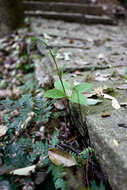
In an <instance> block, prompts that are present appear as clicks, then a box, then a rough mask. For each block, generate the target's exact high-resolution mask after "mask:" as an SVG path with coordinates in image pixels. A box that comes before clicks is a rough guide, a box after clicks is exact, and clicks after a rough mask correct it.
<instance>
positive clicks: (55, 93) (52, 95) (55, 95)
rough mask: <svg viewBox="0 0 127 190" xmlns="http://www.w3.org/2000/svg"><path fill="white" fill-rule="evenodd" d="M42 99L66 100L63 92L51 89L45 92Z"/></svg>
mask: <svg viewBox="0 0 127 190" xmlns="http://www.w3.org/2000/svg"><path fill="white" fill-rule="evenodd" d="M44 97H46V98H54V99H57V98H66V95H65V94H64V92H62V91H60V90H58V89H52V90H48V91H46V93H45V95H44Z"/></svg>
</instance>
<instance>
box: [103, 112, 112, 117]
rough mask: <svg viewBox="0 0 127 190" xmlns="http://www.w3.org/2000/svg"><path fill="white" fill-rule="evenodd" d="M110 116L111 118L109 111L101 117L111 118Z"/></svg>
mask: <svg viewBox="0 0 127 190" xmlns="http://www.w3.org/2000/svg"><path fill="white" fill-rule="evenodd" d="M110 116H111V113H110V112H108V111H106V112H104V113H102V114H101V117H110Z"/></svg>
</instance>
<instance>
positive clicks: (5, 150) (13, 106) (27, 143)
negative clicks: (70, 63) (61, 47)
mask: <svg viewBox="0 0 127 190" xmlns="http://www.w3.org/2000/svg"><path fill="white" fill-rule="evenodd" d="M49 51H50V55H51V57H52V58H53V60H54V62H55V64H56V61H55V56H54V55H53V53H52V51H51V50H49ZM56 67H57V65H56ZM20 69H21V68H20ZM22 69H24V65H23V66H22ZM25 69H26V67H25ZM57 71H58V75H59V81H57V82H55V83H54V86H55V88H54V89H51V90H48V91H47V92H46V94H45V97H48V98H52V99H57V98H65V99H67V100H68V101H71V102H74V103H78V104H83V105H87V99H86V97H85V96H84V95H82V92H84V91H88V90H89V89H90V88H91V84H88V83H83V84H79V85H76V86H74V87H73V88H72V89H71V88H70V84H69V83H68V82H67V81H64V80H62V78H61V75H60V72H59V68H57ZM26 81H27V82H24V84H23V86H22V90H24V92H25V93H26V94H24V95H22V96H21V97H20V98H19V99H18V100H11V99H9V98H6V99H5V100H2V101H1V102H0V111H2V112H4V118H3V121H2V125H5V126H7V128H8V130H7V132H6V135H4V136H0V156H1V162H2V165H3V168H2V169H0V172H3V176H0V185H1V184H4V183H5V185H6V183H8V181H9V184H8V186H9V190H17V189H20V188H21V189H22V188H23V187H22V186H23V185H22V183H21V178H20V177H19V176H13V175H12V174H11V173H10V172H11V171H13V170H15V169H19V168H25V167H28V166H32V165H36V166H37V170H40V171H41V170H42V169H43V170H44V171H45V173H46V175H47V176H50V175H51V176H52V183H53V186H54V187H53V186H52V187H48V185H47V186H46V189H47V190H50V189H51V190H53V189H54V190H56V189H61V190H67V189H68V187H67V180H65V179H66V178H65V171H64V166H63V165H59V166H57V165H55V164H54V163H52V161H51V160H50V159H49V156H48V151H49V150H50V149H52V148H55V147H57V145H58V144H59V139H58V136H59V131H58V130H57V129H55V130H54V132H53V134H52V138H51V141H49V139H46V138H45V139H41V138H38V137H37V136H36V135H35V131H36V130H38V126H41V123H44V122H47V121H49V120H51V117H52V116H53V115H54V116H55V113H52V109H53V106H54V102H55V100H50V101H49V100H47V99H45V98H43V97H42V96H39V95H36V93H35V92H36V90H37V89H39V86H38V85H36V83H35V80H34V72H33V73H32V74H31V73H30V74H27V75H26ZM70 92H71V94H70ZM68 106H69V104H68ZM69 109H70V108H69ZM56 115H57V116H56V117H58V115H59V114H56ZM53 127H54V126H53ZM93 152H94V150H93V149H92V148H90V147H88V148H87V149H85V150H84V151H83V152H81V153H80V154H76V153H74V152H73V151H71V152H70V155H72V156H73V157H74V158H75V160H76V161H77V164H78V165H79V166H80V167H84V166H85V164H86V163H84V160H89V159H92V157H91V156H92V153H93ZM87 163H88V162H87ZM4 168H6V169H5V170H4ZM84 181H85V178H84ZM3 182H4V183H3ZM31 182H33V183H34V182H35V181H34V177H28V176H27V177H25V178H24V183H25V184H31ZM42 183H43V182H42ZM104 189H105V187H104V185H103V184H102V183H101V184H100V185H99V186H97V185H96V182H95V181H92V182H91V184H90V190H104Z"/></svg>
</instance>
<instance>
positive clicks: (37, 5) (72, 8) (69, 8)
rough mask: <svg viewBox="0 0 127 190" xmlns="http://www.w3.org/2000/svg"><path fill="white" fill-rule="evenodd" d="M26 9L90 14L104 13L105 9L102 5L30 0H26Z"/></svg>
mask: <svg viewBox="0 0 127 190" xmlns="http://www.w3.org/2000/svg"><path fill="white" fill-rule="evenodd" d="M24 7H25V10H28V11H36V10H41V11H55V12H67V13H69V12H70V13H82V14H90V15H104V9H103V7H102V6H100V5H89V4H79V3H69V2H67V3H66V2H57V3H56V2H29V1H24Z"/></svg>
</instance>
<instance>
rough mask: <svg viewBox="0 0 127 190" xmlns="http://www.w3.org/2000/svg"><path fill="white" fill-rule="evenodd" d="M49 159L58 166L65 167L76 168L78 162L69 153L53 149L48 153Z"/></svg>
mask: <svg viewBox="0 0 127 190" xmlns="http://www.w3.org/2000/svg"><path fill="white" fill-rule="evenodd" d="M48 155H49V159H50V160H51V161H52V162H53V163H54V164H55V165H57V166H59V165H61V164H63V165H64V166H65V167H71V166H75V165H76V164H77V163H76V160H75V159H74V158H73V157H72V156H71V155H70V154H69V153H67V152H63V151H62V150H59V149H56V148H53V149H50V150H49V151H48Z"/></svg>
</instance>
